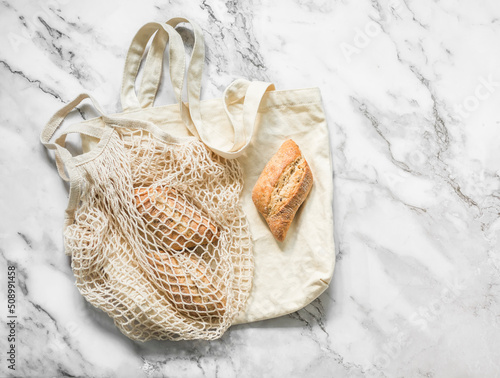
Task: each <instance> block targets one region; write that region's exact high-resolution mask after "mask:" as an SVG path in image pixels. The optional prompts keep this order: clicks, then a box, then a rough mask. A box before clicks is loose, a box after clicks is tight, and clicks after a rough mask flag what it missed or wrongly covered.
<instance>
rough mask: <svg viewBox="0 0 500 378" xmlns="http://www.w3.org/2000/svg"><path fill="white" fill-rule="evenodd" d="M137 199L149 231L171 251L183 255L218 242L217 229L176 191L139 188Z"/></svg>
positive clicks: (164, 188) (159, 187)
mask: <svg viewBox="0 0 500 378" xmlns="http://www.w3.org/2000/svg"><path fill="white" fill-rule="evenodd" d="M134 198H135V202H136V207H137V210H139V213H140V214H141V215H142V216H143V217H144V219H145V220H146V221H147V223H148V227H149V228H150V229H151V230H152V231H153V232H154V234H155V236H157V237H158V238H159V239H160V240H162V241H163V242H164V243H165V244H166V245H167V246H168V247H170V248H172V249H174V250H176V251H180V250H182V249H184V248H194V247H196V246H197V245H205V244H208V243H210V242H212V243H214V244H215V243H216V242H217V240H218V238H219V230H218V228H217V226H216V225H215V224H214V223H213V222H212V221H211V220H210V219H208V218H207V217H206V216H205V215H204V214H203V213H202V212H201V210H200V209H198V208H197V207H195V206H194V205H192V204H191V203H189V202H188V201H187V199H186V198H185V197H184V196H182V195H180V194H179V193H178V192H177V191H176V190H175V189H172V188H166V187H162V186H156V187H148V188H137V189H135V195H134Z"/></svg>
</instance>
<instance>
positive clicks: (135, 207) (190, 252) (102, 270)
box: [64, 128, 253, 341]
mask: <svg viewBox="0 0 500 378" xmlns="http://www.w3.org/2000/svg"><path fill="white" fill-rule="evenodd" d="M77 169H78V171H79V172H78V173H79V175H80V176H81V177H83V178H85V180H84V186H83V188H82V190H81V194H80V205H79V206H78V207H77V209H76V211H75V216H74V223H73V224H71V225H69V226H68V227H67V228H66V230H65V234H64V235H65V245H66V252H67V253H68V254H70V255H71V256H72V269H73V272H74V275H75V277H76V285H77V287H78V289H79V290H80V292H81V293H82V294H83V295H84V296H85V298H86V299H87V300H88V301H89V302H90V303H91V304H93V305H94V306H96V307H98V308H100V309H102V310H104V311H105V312H106V313H107V314H108V315H109V316H110V317H111V318H113V320H114V322H115V324H116V326H117V327H118V328H119V329H120V330H121V331H122V332H123V333H124V334H125V335H127V336H128V337H130V338H132V339H135V340H142V341H145V340H150V339H170V340H179V339H199V338H201V339H214V338H217V337H220V336H221V335H222V333H223V332H224V331H225V330H226V329H227V328H228V327H229V326H230V324H231V321H232V319H233V318H234V317H235V315H236V314H237V313H238V312H239V311H240V310H241V309H242V308H243V306H244V304H245V302H246V299H247V298H248V295H249V292H250V288H251V283H252V276H253V261H252V245H251V238H250V233H249V230H248V224H247V221H246V217H245V215H244V213H243V212H242V210H241V208H240V205H239V194H240V192H241V189H242V172H241V170H240V167H239V165H238V162H237V160H227V159H224V158H222V157H219V156H218V155H215V154H214V153H213V152H211V151H210V150H209V149H207V148H206V147H205V146H204V145H203V143H201V142H200V141H198V140H197V139H194V138H189V140H188V141H185V142H183V143H167V142H165V141H163V140H161V139H160V138H158V137H155V136H154V135H153V134H152V133H150V132H148V131H145V130H134V129H127V128H117V129H115V130H113V132H112V134H111V135H110V138H109V141H108V142H107V145H106V148H105V149H103V150H102V152H101V153H100V154H99V156H98V157H97V158H95V159H93V160H91V161H89V162H87V163H86V164H82V165H81V166H79V167H78V168H77Z"/></svg>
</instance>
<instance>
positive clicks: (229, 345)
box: [0, 0, 500, 377]
mask: <svg viewBox="0 0 500 378" xmlns="http://www.w3.org/2000/svg"><path fill="white" fill-rule="evenodd" d="M0 10H1V13H0V14H1V15H0V20H1V25H2V26H1V29H2V33H0V46H1V49H0V74H1V81H0V91H1V98H2V102H1V104H0V109H1V111H0V118H1V126H0V127H1V129H2V136H3V137H2V140H3V143H2V154H1V160H0V161H1V164H0V167H1V173H2V185H1V187H0V191H1V198H2V199H1V201H0V208H1V212H0V214H1V217H0V228H1V231H0V262H1V266H0V271H1V277H2V281H3V282H2V285H1V286H0V287H1V303H2V305H1V306H2V307H1V308H0V313H1V314H2V327H1V329H2V333H1V336H0V346H1V348H0V349H1V350H2V358H1V362H0V375H1V376H14V375H15V376H22V377H37V376H40V377H42V376H43V377H45V376H46V377H61V376H86V377H362V376H374V377H495V376H500V362H499V361H500V238H499V232H500V216H499V215H500V148H499V146H500V124H499V119H500V110H499V107H498V103H499V101H500V21H499V20H500V3H498V2H495V1H493V0H491V1H486V0H484V1H477V2H466V1H454V0H440V1H430V0H423V1H417V0H362V1H340V0H335V1H331V0H313V1H304V0H294V1H286V0H273V1H270V0H255V1H250V2H243V1H241V2H238V1H227V2H219V1H216V0H203V1H193V0H182V1H181V0H176V1H169V2H164V1H159V0H147V1H141V2H134V1H127V0H126V1H108V2H105V1H96V0H90V1H85V2H83V1H82V2H78V1H74V0H53V1H51V2H47V4H43V2H33V1H31V2H30V1H27V0H23V1H13V0H6V1H3V2H2V3H1V4H0ZM176 15H184V16H187V17H190V18H192V19H194V20H195V21H197V22H198V23H199V24H200V26H201V27H202V28H203V30H204V32H205V35H206V43H207V58H208V69H207V71H206V75H205V81H204V88H205V89H204V93H203V96H204V98H212V97H220V95H221V92H222V90H223V89H224V88H225V86H227V85H228V84H229V83H230V81H232V80H233V79H234V78H237V77H246V78H251V79H263V80H266V81H272V82H274V83H276V86H277V87H278V88H280V89H292V88H302V87H310V86H319V87H320V89H321V92H322V96H323V101H324V106H325V110H326V113H327V120H328V125H329V129H330V136H331V145H332V149H333V163H334V171H333V174H334V214H335V237H336V243H337V245H336V246H337V248H336V251H335V252H336V254H337V264H336V268H335V273H334V276H333V280H332V282H331V285H330V287H329V289H328V290H327V291H326V292H325V293H324V294H322V295H321V297H320V298H318V299H317V300H315V301H314V302H313V303H312V304H310V305H309V306H307V307H306V308H304V309H303V310H300V311H298V312H297V313H294V314H291V315H289V316H285V317H282V318H278V319H273V320H269V321H264V322H259V323H254V324H247V325H241V326H235V327H232V328H231V329H230V330H229V331H228V332H227V333H226V334H225V335H224V336H223V337H222V338H221V339H219V340H216V341H212V342H208V341H190V342H147V343H139V342H133V341H131V340H128V339H127V338H125V337H124V336H123V335H122V334H121V333H120V332H119V331H118V330H117V329H116V328H115V327H114V325H113V323H112V321H111V320H110V319H109V318H108V317H107V316H106V315H103V314H102V313H100V312H97V311H95V310H94V309H93V308H92V307H91V306H90V305H88V304H87V303H86V302H85V300H84V299H83V298H82V297H81V296H80V294H79V292H78V290H77V288H76V287H75V285H74V278H73V274H72V272H71V268H70V260H69V258H68V257H67V256H65V254H64V251H63V240H62V224H63V213H64V209H65V206H66V203H67V202H66V201H67V187H66V186H65V185H64V184H63V182H62V181H61V179H60V178H59V176H58V175H57V172H56V170H55V166H54V163H53V158H52V157H51V156H50V157H49V155H48V154H47V153H46V152H45V149H44V148H43V146H42V145H41V144H40V142H39V133H40V130H41V128H42V126H43V125H44V123H45V122H46V121H47V120H48V119H49V117H50V116H51V115H52V114H53V113H54V112H55V111H56V110H57V109H59V108H60V107H61V106H62V104H64V103H66V102H68V101H69V100H70V99H72V98H73V97H75V96H76V95H77V94H78V93H81V92H90V93H92V94H93V95H94V96H95V97H96V98H97V99H98V101H99V102H100V103H101V104H102V105H103V107H104V108H105V109H106V111H108V112H117V111H119V110H120V105H119V89H120V84H121V73H122V67H123V62H124V58H125V54H126V51H127V48H128V44H129V42H130V40H131V38H132V36H133V35H134V34H135V32H136V30H137V29H138V28H139V27H140V26H141V25H142V24H144V23H146V22H148V21H160V22H161V21H164V20H167V19H168V18H170V17H172V16H176ZM160 97H161V99H160V100H159V101H158V103H159V104H167V103H172V102H173V96H172V95H171V94H170V93H169V92H168V89H167V88H166V87H165V88H162V90H161V93H160ZM82 115H84V113H82ZM8 265H15V266H16V267H17V277H18V280H19V281H18V285H17V292H16V293H17V294H16V295H17V314H18V326H17V337H18V338H17V363H16V371H15V373H13V372H12V371H10V370H8V369H7V362H6V357H5V356H6V353H7V347H8V342H7V334H8V332H9V328H8V324H7V290H6V287H7V286H6V285H5V283H6V281H7V266H8Z"/></svg>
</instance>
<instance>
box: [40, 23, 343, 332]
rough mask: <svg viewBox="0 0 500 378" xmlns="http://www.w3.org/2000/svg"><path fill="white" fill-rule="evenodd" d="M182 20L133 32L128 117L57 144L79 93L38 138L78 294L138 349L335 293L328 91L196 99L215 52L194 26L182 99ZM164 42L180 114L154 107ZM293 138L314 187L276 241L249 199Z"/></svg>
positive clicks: (267, 90)
mask: <svg viewBox="0 0 500 378" xmlns="http://www.w3.org/2000/svg"><path fill="white" fill-rule="evenodd" d="M183 22H189V21H188V20H186V19H182V18H175V19H172V20H170V21H168V22H167V23H166V24H158V23H149V24H146V25H145V26H144V27H143V28H141V29H140V30H139V32H138V33H137V34H136V36H135V37H134V39H133V41H132V44H131V46H130V49H129V52H128V55H127V60H126V63H125V70H124V78H123V84H122V94H121V99H122V105H123V112H122V113H119V114H114V115H112V116H105V115H103V116H101V117H98V118H94V119H91V120H88V121H84V122H81V123H78V124H76V125H72V126H70V127H68V128H67V130H66V131H65V132H64V133H63V134H62V135H61V136H60V137H59V138H57V139H56V141H55V143H50V139H51V138H52V137H53V135H54V133H55V131H56V130H57V128H58V127H59V126H60V124H61V123H62V121H63V119H64V118H65V116H66V115H67V114H68V113H69V112H70V111H71V110H72V109H73V108H74V107H75V106H76V105H78V103H80V102H81V101H82V100H83V99H85V98H86V97H89V96H88V95H80V96H79V97H77V98H76V99H75V100H74V101H73V102H72V103H70V104H68V105H67V106H65V107H64V108H63V109H61V110H60V111H59V112H58V113H56V114H55V115H54V117H53V118H52V119H51V121H49V123H48V124H47V126H46V128H45V129H44V131H43V132H42V136H41V140H42V143H44V144H45V145H46V146H47V148H49V149H53V150H55V152H56V163H57V166H58V170H59V173H60V174H61V176H62V177H63V178H64V179H67V180H69V181H70V183H71V190H70V199H69V205H68V209H67V211H66V222H65V248H66V253H68V254H71V255H72V268H73V271H74V273H75V277H76V279H77V286H78V287H79V289H80V291H81V292H82V294H83V295H84V296H85V297H86V298H87V300H89V302H91V303H92V304H93V305H95V306H96V307H99V308H101V309H103V310H104V311H106V312H107V313H108V314H109V315H110V316H111V317H112V318H113V319H114V321H115V324H116V325H117V326H118V327H119V328H120V330H121V331H122V332H123V333H125V334H126V335H127V336H129V337H131V338H134V339H138V340H148V339H192V338H205V339H212V338H216V337H219V336H220V335H221V334H222V333H223V332H224V331H225V330H226V329H227V327H229V326H230V325H231V324H237V323H245V322H251V321H256V320H263V319H268V318H273V317H277V316H280V315H284V314H287V313H290V312H294V311H296V310H298V309H300V308H302V307H304V306H305V305H307V304H308V303H310V302H311V301H312V300H313V299H315V298H316V297H317V296H319V295H320V294H321V293H322V292H323V291H324V290H325V289H326V288H327V286H328V284H329V281H330V279H331V276H332V274H333V269H334V264H335V249H334V241H333V216H332V194H333V193H332V167H331V157H330V148H329V136H328V129H327V126H326V123H325V117H324V113H323V109H322V105H321V96H320V93H319V90H318V89H317V88H311V89H301V90H291V91H276V90H274V86H273V85H271V84H269V83H262V82H249V81H246V80H236V81H235V82H233V83H232V84H231V85H230V86H229V87H228V88H227V89H226V90H225V91H224V94H223V97H222V99H216V100H208V101H200V93H201V76H202V68H203V64H204V49H205V47H204V43H203V36H202V32H201V29H200V28H199V27H198V26H197V25H196V24H194V23H191V26H192V29H193V33H194V36H195V43H194V46H193V52H192V55H191V61H190V65H189V68H188V70H187V79H188V81H187V102H184V101H183V99H182V88H183V84H184V72H185V66H184V54H185V53H184V45H183V42H182V39H181V37H180V36H179V34H178V33H177V32H176V30H175V27H176V26H177V25H178V24H180V23H183ZM151 40H152V42H151V46H150V48H149V51H148V53H147V58H146V60H145V62H144V64H143V66H144V68H143V78H142V81H141V85H140V87H139V88H138V90H137V92H136V88H135V87H136V86H135V81H136V77H137V73H138V71H139V66H140V64H141V61H142V57H143V54H144V52H145V50H146V46H147V44H148V42H149V41H151ZM167 42H168V43H169V53H170V61H169V67H170V76H171V81H172V85H173V89H174V93H175V96H176V98H177V100H178V104H177V105H168V106H161V107H153V103H154V100H155V97H156V93H157V90H158V87H159V83H160V79H161V72H162V66H163V51H164V49H165V46H166V44H167ZM96 108H98V106H97V105H96ZM98 109H99V108H98ZM102 114H103V113H102ZM69 133H79V134H80V135H81V137H82V146H83V152H84V153H83V154H82V155H79V156H74V157H73V156H71V155H70V154H69V152H68V151H67V149H66V148H65V140H66V135H67V134H69ZM288 138H292V139H293V140H294V141H295V142H296V143H297V144H298V145H299V146H300V148H301V150H302V152H303V154H304V156H305V157H306V159H307V161H308V163H309V165H310V167H311V170H312V171H313V175H314V184H313V188H312V190H311V192H310V194H309V197H308V198H307V200H306V201H305V202H304V204H303V205H302V207H301V209H300V210H299V211H298V213H297V215H296V217H295V220H294V222H293V223H292V226H291V228H290V230H289V232H288V236H287V239H286V240H285V242H283V243H279V242H277V241H275V240H274V238H273V236H272V234H271V233H270V231H269V229H268V227H267V224H266V222H265V220H264V219H263V218H262V217H261V216H260V215H259V214H258V212H257V210H256V209H255V206H254V205H253V203H252V200H251V191H252V188H253V185H254V184H255V182H256V180H257V178H258V176H259V175H260V172H261V171H262V169H263V168H264V166H265V165H266V163H267V162H268V161H269V159H270V158H271V156H272V155H273V154H274V153H275V152H276V151H277V149H278V148H279V146H280V145H281V144H282V143H283V141H285V140H286V139H288ZM64 169H66V171H67V172H68V174H69V177H68V176H67V175H66V173H65V170H64ZM245 215H246V216H245ZM250 235H251V236H250ZM252 241H253V256H252ZM252 257H253V259H252ZM252 260H253V261H252Z"/></svg>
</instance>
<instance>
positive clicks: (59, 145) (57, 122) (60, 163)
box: [40, 93, 104, 227]
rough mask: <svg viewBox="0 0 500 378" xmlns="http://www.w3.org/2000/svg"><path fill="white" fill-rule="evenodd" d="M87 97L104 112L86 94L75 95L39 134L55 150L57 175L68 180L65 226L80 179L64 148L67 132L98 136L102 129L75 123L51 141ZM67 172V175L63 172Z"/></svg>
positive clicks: (70, 217)
mask: <svg viewBox="0 0 500 378" xmlns="http://www.w3.org/2000/svg"><path fill="white" fill-rule="evenodd" d="M87 98H89V99H90V100H91V101H92V104H93V105H94V107H95V108H96V110H97V111H98V112H99V113H100V114H104V112H103V111H102V109H101V107H100V106H99V104H98V103H97V102H96V101H95V100H94V99H93V98H92V97H91V96H90V95H88V94H86V93H82V94H80V95H79V96H77V97H76V98H75V99H74V100H73V101H71V102H69V103H68V104H66V105H64V106H63V107H62V108H61V109H59V110H58V111H57V112H56V113H55V114H54V115H53V116H52V118H51V119H50V120H49V122H47V124H46V125H45V127H44V128H43V129H42V133H41V134H40V141H41V142H42V144H43V145H44V146H45V147H46V148H47V149H49V150H54V151H55V159H56V166H57V171H58V172H59V175H60V176H61V178H62V179H63V180H64V181H69V183H70V189H69V201H68V206H67V208H66V216H65V227H66V226H67V225H69V224H71V223H72V222H73V219H74V214H75V210H76V208H77V206H78V202H79V200H80V193H81V185H82V179H81V177H80V175H79V173H78V170H77V169H76V167H75V162H74V160H73V156H72V155H71V153H70V152H69V151H68V150H67V148H66V135H67V134H69V133H74V132H78V133H80V134H85V135H89V136H93V137H97V138H100V137H102V135H103V132H104V129H101V128H97V127H92V126H89V125H82V124H76V125H74V126H71V127H69V128H68V129H67V130H66V132H64V133H63V134H61V135H60V136H59V137H58V138H57V139H56V140H55V141H54V143H52V142H51V139H52V138H53V136H54V134H55V132H56V131H57V129H58V128H59V127H60V126H61V125H62V123H63V121H64V119H65V118H66V117H67V115H68V114H69V113H70V112H71V111H72V110H73V109H74V108H75V107H76V106H78V104H80V103H81V102H82V101H83V100H85V99H87ZM65 168H66V171H67V172H68V175H67V174H66V172H65Z"/></svg>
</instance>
